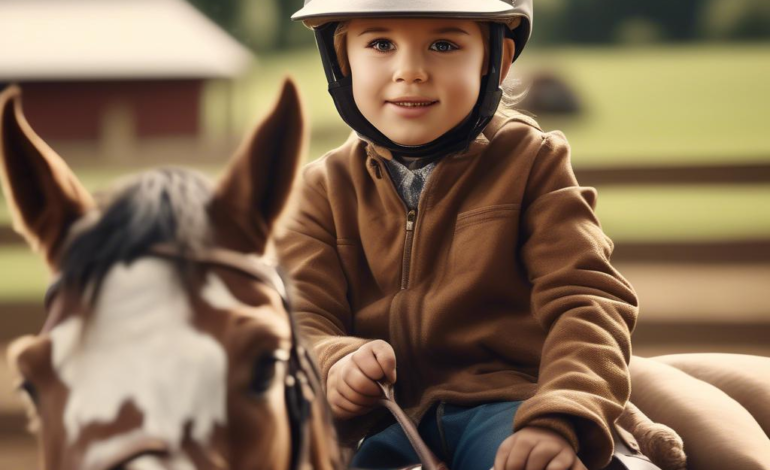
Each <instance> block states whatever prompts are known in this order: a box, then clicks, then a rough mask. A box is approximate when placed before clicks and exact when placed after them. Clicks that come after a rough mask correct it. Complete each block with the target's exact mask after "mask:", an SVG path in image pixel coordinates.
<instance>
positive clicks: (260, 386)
mask: <svg viewBox="0 0 770 470" xmlns="http://www.w3.org/2000/svg"><path fill="white" fill-rule="evenodd" d="M277 363H278V358H277V357H275V355H273V354H266V355H264V356H262V357H260V358H258V359H257V360H256V361H254V366H253V368H252V371H251V382H250V383H249V392H251V393H253V394H255V395H262V394H263V393H265V392H266V391H267V389H269V388H270V385H271V384H272V383H273V379H274V378H275V367H276V364H277Z"/></svg>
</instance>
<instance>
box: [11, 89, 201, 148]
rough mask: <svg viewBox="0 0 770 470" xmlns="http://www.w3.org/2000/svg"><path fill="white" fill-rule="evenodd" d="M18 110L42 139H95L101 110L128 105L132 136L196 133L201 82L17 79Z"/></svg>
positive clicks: (197, 131)
mask: <svg viewBox="0 0 770 470" xmlns="http://www.w3.org/2000/svg"><path fill="white" fill-rule="evenodd" d="M21 86H22V93H23V105H24V112H25V114H26V115H27V118H28V119H29V122H30V124H31V125H32V127H33V128H34V129H35V130H36V131H37V132H38V133H39V134H40V135H41V137H43V138H44V139H57V140H98V139H99V138H100V133H101V121H102V119H103V116H104V114H105V112H106V111H107V110H108V109H109V108H110V106H114V105H115V104H116V103H123V104H124V105H126V106H128V108H129V109H130V111H131V114H132V116H133V123H134V128H135V130H136V136H135V137H136V138H137V139H142V138H148V137H184V136H196V135H198V133H199V130H200V129H199V127H200V102H201V91H202V89H203V80H200V79H196V80H134V81H127V80H125V81H124V80H115V81H71V82H28V83H22V84H21Z"/></svg>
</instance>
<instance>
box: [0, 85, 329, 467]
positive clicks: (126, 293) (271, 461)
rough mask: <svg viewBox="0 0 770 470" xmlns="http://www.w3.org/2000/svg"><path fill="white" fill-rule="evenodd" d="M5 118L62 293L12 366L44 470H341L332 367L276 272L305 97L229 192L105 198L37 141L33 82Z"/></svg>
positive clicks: (16, 217) (12, 195) (269, 132)
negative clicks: (300, 329) (299, 331)
mask: <svg viewBox="0 0 770 470" xmlns="http://www.w3.org/2000/svg"><path fill="white" fill-rule="evenodd" d="M0 113H1V120H0V135H1V136H2V146H1V147H0V169H1V170H2V171H0V175H2V186H3V189H4V192H5V194H6V198H7V200H8V202H9V205H10V207H11V212H12V216H13V222H14V229H15V230H16V231H17V232H18V233H20V234H21V235H22V236H23V237H24V238H25V239H26V240H27V242H28V243H29V245H30V246H31V247H32V248H34V249H35V250H37V251H38V252H39V253H40V254H41V255H42V256H43V257H44V258H45V260H46V262H47V265H48V267H49V268H50V271H51V274H52V277H53V279H54V280H53V282H52V283H51V286H50V287H49V290H48V293H47V295H46V308H47V312H48V315H47V319H46V321H45V324H44V325H43V327H42V330H41V331H40V333H38V334H37V335H29V336H24V337H22V338H18V339H16V340H15V341H14V342H13V343H12V344H11V346H10V347H9V354H8V355H9V361H10V362H11V366H12V369H13V370H14V371H15V373H16V375H17V376H18V387H19V389H20V391H21V392H22V394H23V396H24V397H25V400H26V402H27V403H28V407H29V410H30V415H31V421H32V423H31V428H33V429H34V430H35V432H36V433H37V435H38V441H39V447H41V461H42V465H43V467H44V468H45V469H47V470H76V469H77V470H108V469H118V470H145V469H168V470H193V469H195V470H204V469H205V470H220V469H221V470H224V469H233V470H237V469H250V470H253V469H260V468H269V469H292V470H293V469H300V468H314V469H321V470H326V469H328V470H335V469H338V468H341V465H342V464H341V454H340V452H339V449H338V447H337V445H336V438H335V433H334V428H333V424H332V418H331V413H330V411H329V408H328V405H327V404H326V401H325V399H323V398H324V396H323V394H322V392H321V385H320V380H319V376H318V370H317V368H316V366H315V363H314V362H313V358H312V357H311V356H310V354H309V353H308V349H307V348H306V347H304V346H303V344H302V341H301V339H300V338H298V336H297V335H296V328H295V326H294V325H293V319H292V317H291V315H290V305H289V302H288V299H287V295H286V285H285V283H284V282H283V279H282V278H281V276H280V273H279V272H278V271H277V268H275V267H273V266H272V265H270V264H269V263H267V262H266V261H265V249H266V245H267V243H268V237H269V235H270V232H271V230H272V228H273V225H274V223H275V222H276V219H277V218H278V217H279V215H280V213H281V211H282V209H283V207H284V205H285V203H286V202H287V199H288V195H289V192H290V188H291V185H292V182H293V178H294V176H295V173H296V169H297V167H298V161H299V159H300V158H301V155H302V153H303V151H304V149H305V147H306V141H307V136H306V129H305V118H304V115H303V110H302V107H301V103H300V98H299V96H298V92H297V88H296V86H295V85H294V83H293V82H292V81H291V80H289V79H287V80H286V81H285V82H284V85H283V89H282V91H281V92H280V97H279V98H278V100H277V102H276V104H275V106H274V107H273V109H272V110H271V111H270V112H269V113H268V114H267V117H266V118H264V120H263V121H262V122H261V124H259V125H258V126H257V127H256V129H255V130H254V131H253V132H252V133H251V134H250V135H249V136H247V138H246V139H245V140H244V142H243V143H242V144H241V145H240V147H239V148H238V150H237V151H236V152H235V154H234V155H233V156H232V158H231V160H230V161H229V165H228V166H227V168H226V170H225V172H224V174H223V175H222V177H220V178H219V179H218V181H216V182H211V181H210V180H209V179H208V178H207V177H205V176H203V175H201V174H199V173H197V172H195V171H192V170H188V169H183V168H175V167H167V168H160V169H156V170H150V171H147V172H144V173H141V174H139V175H137V176H134V177H132V178H130V179H126V180H124V181H121V183H120V184H119V185H117V187H114V188H112V189H111V190H109V191H108V192H106V193H104V194H102V195H98V196H93V195H91V194H89V192H88V191H87V190H86V189H85V188H84V187H83V185H82V184H81V183H80V182H79V181H78V179H77V177H76V176H75V174H74V173H73V172H72V170H71V169H70V168H69V167H68V166H67V164H66V163H65V161H64V160H63V159H62V158H61V157H60V156H59V155H57V153H56V152H55V151H54V150H53V149H52V148H51V147H50V146H48V145H47V144H46V142H44V141H43V139H41V138H40V137H39V136H38V135H37V134H36V133H35V132H34V130H33V129H32V127H31V126H30V125H29V123H28V122H27V120H26V118H25V116H24V115H23V112H22V107H21V91H20V89H19V87H18V86H15V85H12V86H10V87H8V88H6V89H5V90H4V91H2V93H0ZM319 396H320V397H321V398H320V399H319V398H318V397H319Z"/></svg>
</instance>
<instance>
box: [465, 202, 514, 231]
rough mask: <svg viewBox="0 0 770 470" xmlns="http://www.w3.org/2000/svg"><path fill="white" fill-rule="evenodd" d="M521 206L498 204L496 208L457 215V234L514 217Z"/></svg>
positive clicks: (491, 207) (479, 209)
mask: <svg viewBox="0 0 770 470" xmlns="http://www.w3.org/2000/svg"><path fill="white" fill-rule="evenodd" d="M520 207H521V205H520V204H497V205H494V206H485V207H479V208H477V209H471V210H469V211H465V212H461V213H459V214H458V215H457V223H456V224H455V233H457V232H458V231H460V230H461V229H463V228H465V227H468V226H471V225H475V224H479V223H482V222H486V221H490V220H495V219H504V218H509V217H513V216H514V215H516V214H518V212H519V208H520Z"/></svg>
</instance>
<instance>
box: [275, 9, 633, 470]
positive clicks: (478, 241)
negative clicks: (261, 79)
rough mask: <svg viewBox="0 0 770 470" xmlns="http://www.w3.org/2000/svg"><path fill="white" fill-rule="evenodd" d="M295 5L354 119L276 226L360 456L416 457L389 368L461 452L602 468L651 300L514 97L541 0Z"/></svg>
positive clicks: (349, 438)
mask: <svg viewBox="0 0 770 470" xmlns="http://www.w3.org/2000/svg"><path fill="white" fill-rule="evenodd" d="M293 18H294V19H297V20H303V21H305V23H306V24H307V25H308V26H311V27H313V28H314V30H315V34H316V39H317V41H318V46H319V50H320V52H321V57H322V60H323V64H324V68H325V71H326V76H327V80H328V81H329V89H330V92H331V94H332V97H333V99H334V102H335V105H336V106H337V109H338V111H339V113H340V115H341V117H342V118H343V120H345V122H346V123H347V124H348V125H349V126H350V127H351V128H352V129H353V131H354V132H353V133H352V134H351V136H350V138H349V139H348V140H347V142H345V143H344V144H343V145H342V146H341V147H339V148H337V149H334V150H331V151H330V152H328V153H327V154H326V155H324V156H323V157H321V158H320V159H318V160H316V161H314V162H312V163H310V164H308V165H306V166H305V167H304V168H303V170H302V174H301V180H300V181H299V182H298V186H297V194H296V198H297V200H298V204H297V205H296V210H294V211H293V212H292V213H291V214H290V215H289V216H288V217H287V219H286V220H287V222H286V226H285V228H284V230H282V231H281V232H280V234H279V235H278V236H277V238H276V240H275V241H276V247H277V249H278V253H279V259H280V261H281V263H282V265H283V266H284V267H285V268H286V271H287V273H288V274H289V275H290V277H291V279H292V281H293V294H294V301H293V305H294V309H295V314H296V316H297V320H298V325H299V328H300V329H301V330H302V332H303V333H304V335H305V337H306V338H307V339H308V341H309V344H310V345H312V348H313V351H314V352H315V355H316V357H317V359H318V363H319V366H320V368H321V371H322V377H323V380H324V383H325V386H326V395H327V399H328V400H329V403H330V405H331V409H332V411H333V413H334V416H335V420H336V424H337V429H338V431H339V435H340V438H341V440H342V442H343V443H346V444H349V445H353V446H355V445H356V444H359V446H358V448H357V452H356V454H355V456H354V458H353V462H352V465H353V466H356V467H364V468H386V467H397V466H404V465H408V464H412V463H416V462H417V461H418V460H417V457H416V455H415V454H414V452H413V451H412V449H411V446H410V444H409V442H408V440H407V439H406V437H405V436H404V434H403V432H402V431H401V428H400V426H399V425H398V424H395V423H393V421H392V419H391V418H390V416H389V414H388V413H387V411H386V410H384V409H382V408H377V407H376V400H377V397H378V396H379V389H378V387H377V385H376V384H375V381H377V380H387V381H389V382H391V383H393V384H394V387H395V393H396V399H397V401H398V402H399V403H400V404H401V406H402V407H403V408H404V409H405V411H406V412H407V413H408V414H409V415H410V416H411V417H412V418H413V419H414V421H415V422H416V423H419V426H418V429H419V430H420V433H421V435H423V437H424V438H425V440H426V442H427V443H428V445H429V446H430V447H431V448H432V450H433V451H434V452H435V453H436V454H437V455H438V457H439V458H440V459H442V460H443V461H445V462H447V464H448V465H449V467H450V468H451V469H453V470H463V469H476V470H488V469H490V468H492V467H494V469H495V470H503V469H506V470H525V469H526V470H567V469H569V470H582V469H585V468H586V467H588V468H591V469H594V468H597V469H598V468H602V467H604V466H605V465H607V464H608V463H609V462H610V459H611V456H612V452H613V439H612V434H611V426H612V425H613V423H614V422H615V420H616V419H617V418H618V416H619V415H620V413H621V412H622V410H623V408H624V406H625V404H626V402H627V400H628V398H629V395H630V379H629V374H628V362H629V360H630V354H631V341H630V336H631V332H632V331H633V329H634V326H635V324H636V319H637V314H638V302H637V297H636V294H635V292H634V290H633V288H632V286H631V285H630V284H629V283H628V282H627V281H626V280H625V279H624V278H623V277H622V276H621V274H620V273H619V272H618V271H617V270H615V269H614V268H613V267H612V265H611V263H610V256H611V254H612V251H613V243H612V241H611V240H610V239H609V238H608V237H607V236H606V235H605V234H604V233H603V231H602V229H601V226H600V223H599V221H598V219H597V218H596V215H595V212H594V209H595V205H596V199H597V193H596V190H595V189H594V188H591V187H583V186H580V185H579V184H578V182H577V180H576V179H575V176H574V173H573V170H572V166H571V163H570V150H569V145H568V144H567V141H566V139H565V137H564V135H563V134H562V133H561V132H559V131H554V132H544V131H542V130H541V129H540V127H539V126H538V124H537V123H536V122H535V121H534V120H533V119H531V118H529V117H527V116H524V115H522V114H520V113H517V112H515V111H512V110H510V109H505V107H504V106H503V105H500V102H501V94H502V92H501V89H500V83H501V82H502V80H503V79H504V78H505V77H506V75H508V73H509V71H510V68H511V65H512V64H513V62H514V61H515V60H516V58H517V57H518V56H519V54H520V53H521V51H522V50H523V48H524V46H525V45H526V43H527V40H528V39H529V35H530V32H531V28H532V1H531V0H525V1H516V2H510V1H500V0H477V1H474V2H468V1H462V2H461V1H458V0H446V1H431V0H420V1H416V0H410V1H405V0H390V1H372V0H350V1H340V0H312V1H306V4H305V7H304V8H303V9H302V10H300V11H299V12H298V13H296V14H295V15H294V17H293ZM396 371H398V373H397V372H396ZM362 438H364V439H363V440H362Z"/></svg>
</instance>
